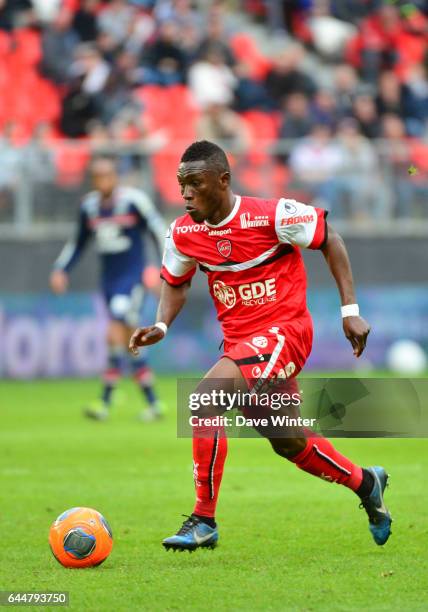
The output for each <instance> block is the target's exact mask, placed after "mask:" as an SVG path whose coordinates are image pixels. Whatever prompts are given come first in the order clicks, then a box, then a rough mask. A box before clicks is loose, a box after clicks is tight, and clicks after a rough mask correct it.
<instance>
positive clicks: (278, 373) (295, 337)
mask: <svg viewBox="0 0 428 612" xmlns="http://www.w3.org/2000/svg"><path fill="white" fill-rule="evenodd" d="M312 336H313V332H312V325H311V322H309V324H308V323H307V322H306V321H305V323H304V324H301V323H300V322H299V323H295V322H293V324H292V325H291V324H288V325H287V324H285V325H283V326H279V325H278V326H276V325H273V326H270V327H268V328H266V329H262V330H260V331H259V332H258V333H254V334H251V336H248V337H247V338H245V339H243V340H241V341H240V342H237V343H236V344H231V343H228V342H225V346H224V348H225V351H224V354H223V357H229V359H232V360H233V361H234V362H235V363H236V365H237V366H238V367H239V369H240V370H241V374H242V376H243V377H244V378H245V380H246V382H247V385H248V388H249V389H253V390H254V391H258V390H259V389H260V388H261V387H262V386H263V384H264V383H265V382H268V381H274V380H277V379H278V380H281V379H282V380H284V379H289V378H294V377H295V376H297V374H298V373H299V372H300V371H301V369H302V368H303V366H304V365H305V362H306V360H307V358H308V357H309V354H310V352H311V348H312Z"/></svg>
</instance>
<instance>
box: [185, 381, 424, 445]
mask: <svg viewBox="0 0 428 612" xmlns="http://www.w3.org/2000/svg"><path fill="white" fill-rule="evenodd" d="M257 385H258V381H257V380H255V381H254V384H253V385H251V382H250V384H249V388H245V389H236V388H235V386H234V381H232V380H230V379H224V380H218V379H202V380H201V379H180V380H178V381H177V435H178V437H192V436H193V435H195V432H197V431H198V430H199V432H201V431H202V432H203V431H205V434H201V433H199V434H197V435H207V436H209V435H212V431H213V429H215V428H220V429H221V430H222V431H224V432H225V434H226V435H227V436H228V437H241V438H242V437H259V436H264V437H268V438H285V437H299V436H301V435H305V436H307V435H311V432H313V433H319V434H321V435H324V436H327V437H331V438H409V437H428V379H427V378H415V379H408V378H328V377H324V378H306V377H301V378H299V380H298V381H296V379H286V380H274V381H269V382H268V384H267V385H265V386H263V387H261V388H260V386H257ZM253 387H255V388H259V390H258V392H257V393H255V392H253V391H251V389H252V388H253ZM204 428H205V429H204Z"/></svg>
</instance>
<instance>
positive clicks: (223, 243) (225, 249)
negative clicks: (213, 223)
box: [217, 240, 232, 259]
mask: <svg viewBox="0 0 428 612" xmlns="http://www.w3.org/2000/svg"><path fill="white" fill-rule="evenodd" d="M217 250H218V252H219V253H220V255H221V256H222V257H225V258H226V259H227V258H228V257H229V255H230V254H231V252H232V243H231V242H230V240H219V241H218V242H217Z"/></svg>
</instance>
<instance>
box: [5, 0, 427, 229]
mask: <svg viewBox="0 0 428 612" xmlns="http://www.w3.org/2000/svg"><path fill="white" fill-rule="evenodd" d="M243 14H245V16H246V19H249V18H251V20H252V21H253V22H254V23H262V24H264V26H265V28H264V29H265V31H266V32H270V33H271V34H272V40H273V41H274V42H275V41H276V44H272V45H271V47H270V49H271V50H270V51H269V52H267V51H266V48H267V47H268V45H260V44H259V42H258V40H257V38H256V37H254V36H252V35H251V34H249V33H248V32H246V31H245V27H243V26H242V15H243ZM250 31H252V30H250ZM427 36H428V2H426V1H422V0H419V1H414V2H404V1H401V0H389V1H381V0H362V1H357V0H330V1H327V0H312V1H311V0H294V1H288V2H285V1H284V2H281V1H279V2H264V1H263V0H246V1H245V0H241V1H240V2H238V1H237V0H236V1H235V2H233V1H231V2H220V1H213V2H208V1H205V2H204V1H203V0H200V1H199V2H191V1H190V0H158V1H156V2H155V1H153V0H133V1H127V0H110V1H100V0H81V1H78V0H62V1H61V0H0V85H1V87H2V92H3V93H2V96H1V100H0V126H1V129H2V136H1V139H0V191H2V190H3V191H5V190H8V189H11V188H12V187H13V184H14V183H15V182H16V181H17V180H19V175H20V171H21V168H22V164H26V166H27V167H28V171H29V172H30V173H31V176H32V179H33V180H34V181H41V182H43V181H48V180H53V178H54V177H56V180H58V181H59V182H62V183H63V184H64V185H67V184H72V183H73V182H75V181H78V180H80V178H81V176H80V175H81V174H82V172H84V169H85V167H86V164H87V161H88V159H89V157H90V155H91V154H92V153H93V152H94V151H96V150H100V149H102V150H105V149H107V148H109V147H111V146H117V145H118V143H122V144H123V143H131V144H132V143H140V144H141V145H142V147H143V149H144V150H145V151H146V152H149V153H151V156H152V163H153V172H154V177H155V182H156V185H157V187H158V189H159V192H160V195H161V198H162V200H163V201H164V202H166V203H167V204H168V203H170V204H174V203H177V196H176V193H177V192H176V186H175V184H172V183H171V184H169V183H168V181H172V182H174V181H175V165H176V162H177V158H178V155H179V153H180V150H181V148H182V147H181V144H182V143H187V142H188V141H190V140H192V139H194V138H196V137H198V138H207V139H210V140H215V141H220V142H221V143H223V144H224V145H226V146H227V147H228V148H229V149H230V150H231V151H232V153H233V159H234V164H235V174H236V175H237V177H238V181H239V182H240V183H241V185H240V187H241V188H242V190H243V191H246V192H248V191H250V190H255V191H256V192H257V193H260V192H262V191H263V189H264V186H263V185H265V184H266V176H268V183H269V190H270V191H271V192H272V194H273V195H276V193H278V194H279V193H281V194H282V193H284V192H285V191H286V190H288V192H289V193H295V194H297V195H300V194H301V193H303V194H304V196H305V197H309V198H310V199H312V200H315V201H322V202H323V203H324V202H328V207H329V208H330V209H331V210H332V211H333V212H334V214H335V216H336V217H351V218H356V219H358V218H367V217H369V216H370V217H375V218H379V219H382V218H386V217H389V216H396V217H409V216H413V215H415V214H420V210H419V211H418V209H417V207H416V210H415V208H414V206H413V204H414V203H415V202H416V203H417V202H419V201H422V202H423V201H424V200H426V196H427V195H428V145H427V137H428V80H427V69H428V46H427ZM278 41H282V43H281V44H279V43H278ZM262 47H263V48H262ZM64 139H67V140H64ZM73 139H74V140H75V142H77V143H79V147H77V148H76V147H75V146H73V142H70V140H73ZM293 141H294V142H293ZM291 143H292V144H291ZM178 144H179V145H180V148H179V149H178V150H175V149H176V148H177V147H178ZM124 160H125V161H124V164H125V166H126V164H127V163H128V165H132V156H131V157H130V156H129V154H128V155H127V156H124ZM267 168H268V175H266V172H267V170H266V169H267ZM166 177H168V178H166ZM260 177H262V178H260ZM263 177H264V178H263ZM262 179H263V180H264V181H265V183H263V184H261V183H260V181H261V180H262ZM385 179H386V180H385ZM410 203H411V204H410ZM421 210H423V209H421Z"/></svg>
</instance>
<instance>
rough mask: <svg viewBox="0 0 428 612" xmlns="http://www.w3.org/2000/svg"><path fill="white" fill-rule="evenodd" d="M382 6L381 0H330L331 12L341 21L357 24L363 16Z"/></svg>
mask: <svg viewBox="0 0 428 612" xmlns="http://www.w3.org/2000/svg"><path fill="white" fill-rule="evenodd" d="M381 6H382V0H364V1H363V2H361V0H331V2H330V8H331V12H332V14H333V15H334V16H335V17H337V18H338V19H343V21H350V22H351V23H356V24H358V23H359V22H360V20H361V19H362V18H363V17H367V16H368V15H370V14H371V13H373V12H375V11H377V10H378V9H379V8H380V7H381Z"/></svg>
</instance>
